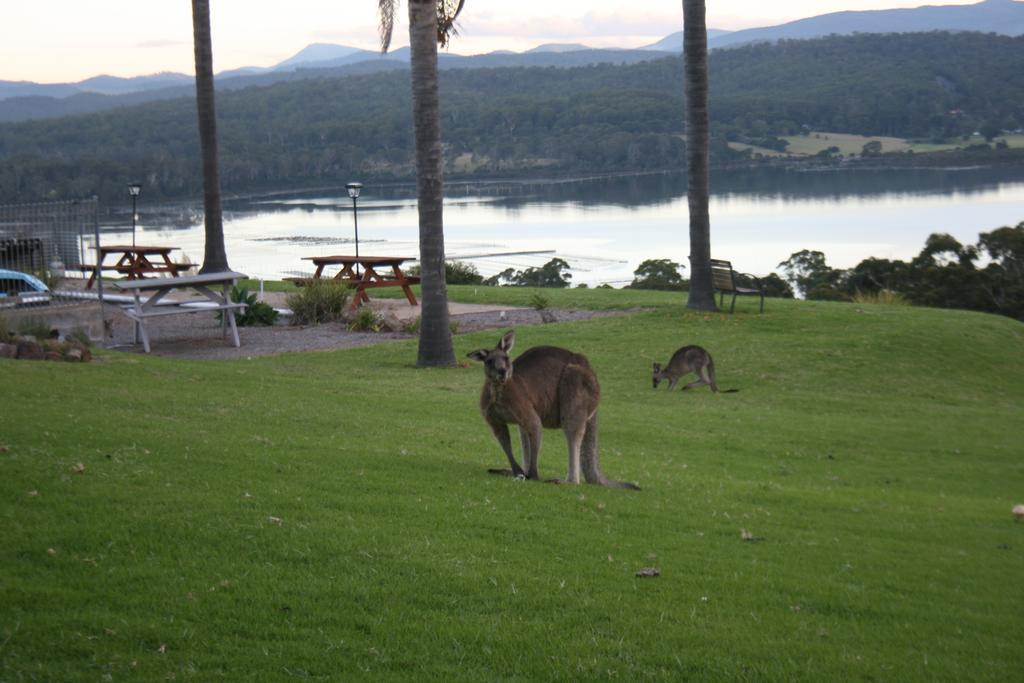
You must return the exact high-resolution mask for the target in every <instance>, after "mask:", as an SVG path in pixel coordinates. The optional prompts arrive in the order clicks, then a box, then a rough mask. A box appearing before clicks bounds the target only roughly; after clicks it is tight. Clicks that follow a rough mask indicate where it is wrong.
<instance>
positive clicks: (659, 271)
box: [629, 259, 686, 291]
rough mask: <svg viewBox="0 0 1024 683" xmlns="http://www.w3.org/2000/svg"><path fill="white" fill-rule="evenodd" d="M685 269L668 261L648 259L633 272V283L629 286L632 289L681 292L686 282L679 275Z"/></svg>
mask: <svg viewBox="0 0 1024 683" xmlns="http://www.w3.org/2000/svg"><path fill="white" fill-rule="evenodd" d="M680 268H685V266H682V265H680V264H678V263H676V262H675V261H670V260H669V259H648V260H646V261H644V262H643V263H641V264H640V266H639V267H638V268H637V269H636V270H634V271H633V281H632V282H631V283H629V286H630V287H632V288H633V289H663V290H674V291H682V290H683V289H684V288H685V286H686V281H685V280H683V276H682V275H680V274H679V270H680Z"/></svg>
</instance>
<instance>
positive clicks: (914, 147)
mask: <svg viewBox="0 0 1024 683" xmlns="http://www.w3.org/2000/svg"><path fill="white" fill-rule="evenodd" d="M783 139H785V140H788V141H789V147H788V148H787V149H786V153H780V152H776V151H774V150H770V149H765V148H761V147H753V146H751V145H740V144H738V143H730V146H731V147H733V148H734V149H744V148H746V147H750V148H751V149H753V150H754V151H755V152H758V153H761V154H765V155H766V156H786V154H796V155H807V156H813V155H815V154H817V153H818V152H820V151H821V150H823V149H827V148H829V147H833V146H835V147H838V148H839V151H840V153H841V154H842V155H843V156H850V155H851V154H854V155H860V154H861V152H863V151H864V145H865V144H866V143H868V142H871V141H872V140H877V141H878V142H881V143H882V152H883V153H886V152H906V151H913V152H914V153H915V154H921V153H926V152H947V151H950V150H954V149H962V148H964V147H968V146H970V145H978V144H983V143H984V142H985V138H984V137H982V136H980V135H974V136H971V137H970V138H969V139H967V140H959V139H958V140H956V141H955V142H951V143H944V144H934V143H929V142H911V141H909V140H904V139H903V138H891V137H885V136H874V137H869V136H864V135H851V134H847V133H828V132H822V131H815V132H812V133H810V134H809V135H786V136H783ZM996 140H1005V141H1006V144H1007V145H1009V147H1011V148H1020V147H1024V135H1001V136H999V137H998V138H996Z"/></svg>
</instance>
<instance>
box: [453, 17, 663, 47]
mask: <svg viewBox="0 0 1024 683" xmlns="http://www.w3.org/2000/svg"><path fill="white" fill-rule="evenodd" d="M459 23H460V24H461V26H462V28H463V33H464V34H465V35H475V36H494V37H502V38H519V39H528V40H532V41H537V40H538V39H560V40H565V39H572V40H582V39H586V38H600V37H616V36H659V37H663V36H665V35H668V34H669V33H672V32H673V31H679V30H682V27H683V18H682V10H680V11H679V12H665V13H644V14H643V15H640V16H638V15H636V14H629V13H624V12H611V11H590V12H586V13H585V14H583V15H582V16H579V17H572V18H570V17H545V18H543V19H537V18H532V17H523V18H513V17H509V16H508V15H505V14H495V13H493V12H480V13H477V14H474V15H469V16H466V18H465V20H464V21H460V22H459Z"/></svg>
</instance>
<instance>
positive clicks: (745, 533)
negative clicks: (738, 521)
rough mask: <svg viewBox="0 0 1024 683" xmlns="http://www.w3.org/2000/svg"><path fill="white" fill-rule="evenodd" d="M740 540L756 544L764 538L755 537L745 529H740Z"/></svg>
mask: <svg viewBox="0 0 1024 683" xmlns="http://www.w3.org/2000/svg"><path fill="white" fill-rule="evenodd" d="M740 538H741V539H743V540H744V541H749V542H750V543H756V542H758V541H763V540H764V536H755V535H754V534H752V533H750V532H749V531H747V530H746V529H740Z"/></svg>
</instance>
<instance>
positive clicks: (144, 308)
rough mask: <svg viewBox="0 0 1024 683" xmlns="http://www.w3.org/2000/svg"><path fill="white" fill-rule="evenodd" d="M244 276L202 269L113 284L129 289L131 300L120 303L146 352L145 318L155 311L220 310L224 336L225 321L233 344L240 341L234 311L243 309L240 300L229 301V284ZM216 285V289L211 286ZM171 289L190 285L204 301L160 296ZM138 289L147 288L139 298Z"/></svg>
mask: <svg viewBox="0 0 1024 683" xmlns="http://www.w3.org/2000/svg"><path fill="white" fill-rule="evenodd" d="M245 277H246V276H245V275H243V274H242V273H236V272H234V271H225V272H222V273H203V274H202V275H185V276H182V277H173V278H151V279H135V280H118V281H117V282H115V283H114V286H115V287H117V288H118V289H120V290H122V291H125V292H131V293H132V295H133V297H134V302H133V303H132V304H131V305H128V306H124V307H123V310H124V312H125V315H127V316H128V317H129V318H131V319H132V320H134V321H135V343H136V344H138V343H139V337H140V335H141V337H142V348H143V349H144V350H145V352H146V353H149V334H148V333H147V332H146V320H147V319H148V318H151V317H153V316H157V315H174V314H176V313H201V312H203V311H213V312H220V313H221V328H222V330H223V333H224V336H227V328H228V325H230V326H231V334H232V337H233V339H234V342H235V346H236V347H238V346H240V345H241V342H240V341H239V339H238V327H237V326H236V324H235V311H236V310H238V309H244V308H245V304H244V303H235V302H233V301H231V286H232V285H233V284H235V283H236V282H238V281H239V280H242V279H244V278H245ZM216 287H219V288H220V290H221V291H220V292H217V291H215V290H214V289H211V288H216ZM175 289H191V290H194V291H196V292H198V293H199V294H201V295H202V296H203V297H204V299H205V301H195V300H185V301H170V300H166V301H165V300H164V297H165V296H166V295H167V294H169V293H170V292H171V291H172V290H175ZM142 292H150V295H149V296H148V297H147V298H145V299H143V298H142Z"/></svg>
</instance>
